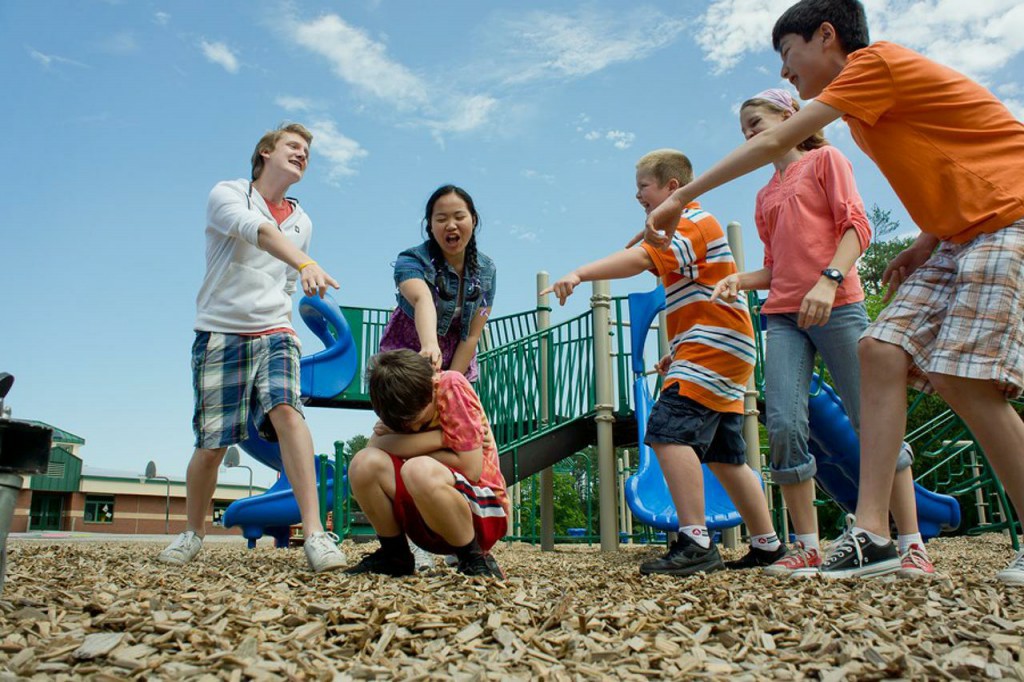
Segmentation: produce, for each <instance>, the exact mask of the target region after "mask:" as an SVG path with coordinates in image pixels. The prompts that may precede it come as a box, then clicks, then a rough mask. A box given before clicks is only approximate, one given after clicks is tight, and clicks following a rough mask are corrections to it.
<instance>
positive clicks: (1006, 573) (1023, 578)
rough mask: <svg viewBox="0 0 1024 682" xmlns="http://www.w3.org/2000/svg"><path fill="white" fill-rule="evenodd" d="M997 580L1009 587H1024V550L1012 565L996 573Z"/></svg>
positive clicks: (1018, 553)
mask: <svg viewBox="0 0 1024 682" xmlns="http://www.w3.org/2000/svg"><path fill="white" fill-rule="evenodd" d="M996 580H998V581H999V582H1001V583H1006V584H1007V585H1024V550H1021V551H1019V552H1017V556H1016V557H1015V558H1014V559H1013V561H1011V562H1010V565H1009V566H1007V567H1006V568H1004V569H1003V570H1001V571H999V572H998V573H996Z"/></svg>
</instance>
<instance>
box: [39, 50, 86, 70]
mask: <svg viewBox="0 0 1024 682" xmlns="http://www.w3.org/2000/svg"><path fill="white" fill-rule="evenodd" d="M25 49H27V50H28V55H29V56H30V57H32V59H34V60H36V61H37V62H39V63H40V64H42V65H43V68H44V69H49V68H50V67H51V66H54V65H56V64H68V65H70V66H79V67H82V68H85V69H89V68H92V67H90V66H89V65H88V64H83V63H82V62H79V61H75V60H74V59H68V58H67V57H61V56H60V55H56V54H44V53H42V52H40V51H39V50H34V49H32V48H31V47H27V48H25Z"/></svg>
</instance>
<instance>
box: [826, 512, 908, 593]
mask: <svg viewBox="0 0 1024 682" xmlns="http://www.w3.org/2000/svg"><path fill="white" fill-rule="evenodd" d="M855 524H856V519H854V516H853V514H848V515H847V516H846V530H845V531H843V534H842V535H841V536H840V537H839V539H838V540H836V541H835V544H833V545H832V547H830V548H829V552H828V556H826V557H825V561H824V562H823V563H822V564H821V568H820V569H819V571H818V573H819V574H820V575H821V577H822V578H874V577H876V576H881V575H887V574H889V573H895V572H897V571H899V570H900V555H899V552H897V551H896V544H895V543H894V542H893V541H892V540H889V542H887V543H885V544H884V545H876V544H875V543H874V541H873V540H872V539H871V538H870V537H868V534H867V533H864V532H859V533H854V532H853V528H854V525H855Z"/></svg>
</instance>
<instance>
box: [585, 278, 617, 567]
mask: <svg viewBox="0 0 1024 682" xmlns="http://www.w3.org/2000/svg"><path fill="white" fill-rule="evenodd" d="M593 288H594V294H593V296H592V297H591V299H590V307H591V308H593V310H594V383H595V387H594V388H595V398H596V402H597V404H596V405H595V406H594V407H595V408H596V411H597V415H596V416H595V417H594V421H596V422H597V468H598V476H599V479H600V485H601V488H600V490H599V491H598V498H599V500H600V506H599V508H600V510H601V512H600V513H601V551H602V552H614V551H616V550H617V549H618V548H619V534H618V527H619V523H618V520H617V519H616V516H617V514H616V512H617V511H618V508H617V505H616V504H615V502H616V500H615V498H616V497H617V495H616V488H617V487H618V486H616V485H615V478H616V476H615V473H616V472H615V441H614V437H613V434H612V422H614V421H615V415H614V414H613V410H614V406H613V405H612V354H611V343H610V340H609V338H610V337H609V333H610V331H611V325H610V321H609V318H610V315H611V300H612V296H611V286H610V285H609V284H608V282H606V281H600V282H594V287H593Z"/></svg>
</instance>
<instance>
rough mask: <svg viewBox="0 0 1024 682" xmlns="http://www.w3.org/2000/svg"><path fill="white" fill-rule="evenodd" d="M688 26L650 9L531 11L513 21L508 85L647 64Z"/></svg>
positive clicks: (509, 47) (572, 76)
mask: <svg viewBox="0 0 1024 682" xmlns="http://www.w3.org/2000/svg"><path fill="white" fill-rule="evenodd" d="M685 27H686V24H685V23H684V22H683V21H680V20H677V19H672V18H670V17H667V16H665V15H663V14H661V13H659V12H657V11H655V10H653V9H650V8H644V7H640V8H635V9H634V10H633V11H632V12H625V11H621V10H617V11H615V12H603V13H601V12H597V11H594V10H582V11H579V12H577V13H575V14H556V13H554V12H545V11H536V12H529V13H527V14H526V15H525V16H523V17H521V18H517V19H514V20H512V21H510V22H509V31H508V40H509V41H510V44H509V46H508V47H507V48H506V50H507V52H508V53H509V54H510V56H511V58H510V59H509V60H508V61H509V63H508V66H507V75H506V77H505V81H506V82H508V83H520V82H525V81H531V80H537V79H540V78H578V77H582V76H587V75H589V74H591V73H595V72H597V71H600V70H602V69H604V68H606V67H608V66H611V65H613V64H619V63H623V62H630V61H635V60H638V59H643V58H645V57H647V56H649V55H650V54H652V53H654V52H655V51H657V50H660V49H661V48H663V47H665V46H667V45H669V44H671V43H672V42H673V41H674V40H675V39H676V37H677V36H678V35H679V34H680V33H682V31H683V30H684V28H685Z"/></svg>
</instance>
